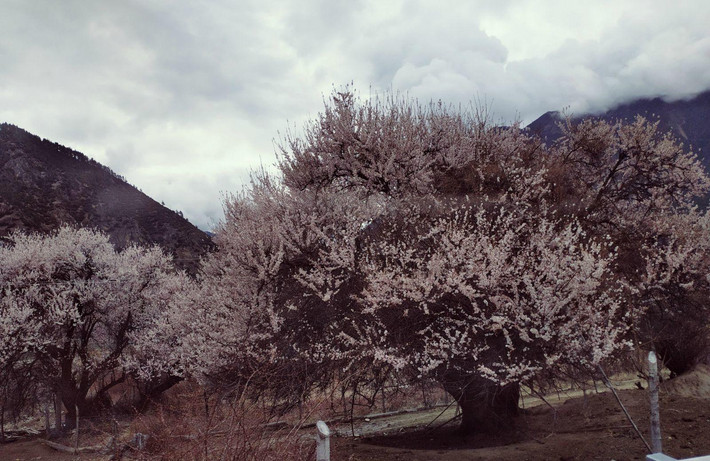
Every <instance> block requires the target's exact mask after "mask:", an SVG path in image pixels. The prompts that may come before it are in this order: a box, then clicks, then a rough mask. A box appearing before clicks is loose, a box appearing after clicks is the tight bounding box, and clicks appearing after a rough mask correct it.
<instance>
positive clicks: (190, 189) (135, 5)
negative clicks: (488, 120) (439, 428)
mask: <svg viewBox="0 0 710 461" xmlns="http://www.w3.org/2000/svg"><path fill="white" fill-rule="evenodd" d="M2 10H3V11H2V14H1V15H0V63H1V64H2V65H0V120H2V121H8V122H11V123H15V124H18V125H20V126H22V127H24V128H26V129H28V130H30V131H32V132H35V133H36V134H38V135H40V136H43V137H46V138H49V139H52V140H56V141H57V142H60V143H62V144H65V145H68V146H71V147H73V148H76V149H78V150H81V151H83V152H85V153H86V154H87V155H90V156H93V157H95V158H96V159H97V160H98V161H100V162H104V163H106V164H108V165H109V166H110V167H111V168H112V169H114V170H115V171H117V172H118V173H119V174H122V175H124V176H125V177H126V178H127V179H128V180H129V181H130V182H132V183H133V184H135V185H137V186H138V187H140V188H142V189H143V190H144V191H145V192H146V193H148V194H149V195H151V196H153V197H154V198H155V199H156V200H159V201H165V202H166V205H168V206H169V207H171V208H174V209H181V210H182V211H183V212H184V213H185V214H186V216H187V217H188V218H189V219H191V220H192V221H193V222H195V223H196V224H198V225H200V226H201V227H203V228H207V227H209V225H210V223H211V222H213V220H215V219H219V217H220V215H221V204H220V192H229V191H235V190H238V189H239V188H240V187H241V184H243V183H244V182H245V181H246V179H247V177H248V171H249V169H253V168H257V167H258V166H259V165H260V164H265V165H270V164H272V163H273V160H274V157H273V150H274V148H273V143H272V140H273V138H274V137H277V136H278V131H279V130H280V131H284V130H285V129H286V128H287V126H288V125H289V124H291V125H295V126H296V127H300V126H301V124H302V123H303V122H304V121H305V120H306V119H308V118H309V117H313V116H315V115H316V114H317V112H318V110H319V109H320V106H321V103H322V96H323V94H327V93H329V91H330V89H331V88H332V87H333V86H336V87H339V86H340V85H343V84H346V83H348V82H351V81H353V82H354V84H355V86H356V88H358V89H359V90H360V91H361V93H362V94H365V95H367V94H369V93H370V92H381V91H385V90H390V89H391V90H395V91H400V92H406V93H408V94H410V95H412V96H416V97H419V98H421V99H425V100H427V99H437V100H438V99H442V100H444V101H446V102H451V103H468V102H469V101H471V100H472V99H478V100H480V101H483V102H484V103H485V104H488V105H490V106H491V109H492V111H493V112H494V114H495V116H496V117H498V118H500V119H502V120H511V119H513V118H516V117H520V118H522V119H523V120H525V121H530V120H532V119H533V118H535V117H536V116H537V115H539V114H541V113H543V112H545V111H547V110H551V109H560V108H563V107H566V106H569V107H570V108H571V110H573V111H578V112H582V111H587V110H601V109H604V108H606V107H608V106H610V105H612V104H614V103H617V102H623V101H626V100H630V99H633V98H637V97H645V96H656V95H665V96H667V97H669V98H683V97H689V96H692V95H694V94H696V93H698V92H700V91H702V90H704V89H707V88H708V87H710V59H709V58H710V37H709V35H708V34H707V31H706V29H707V26H706V24H707V23H708V20H709V19H710V17H709V16H710V7H708V6H706V3H705V2H704V0H703V1H700V0H695V1H684V2H678V3H677V4H675V5H672V4H671V3H670V2H665V1H645V0H644V1H642V0H626V1H611V0H600V1H599V2H597V3H595V4H594V8H590V7H589V6H587V5H584V4H582V3H581V2H569V1H561V0H545V1H535V0H518V1H515V2H513V1H509V0H508V1H494V0H485V1H484V0H480V1H475V2H460V1H453V0H446V1H445V0H440V1H437V2H433V1H403V0H402V1H391V2H390V1H387V2H375V1H371V0H354V1H350V2H332V1H327V0H307V1H302V2H287V1H277V2H263V1H256V0H253V1H252V0H242V1H237V2H235V1H229V2H227V1H212V2H197V1H184V2H170V1H167V0H140V1H138V0H126V1H120V2H86V1H83V0H65V1H62V2H57V1H54V0H34V1H32V2H27V1H24V0H8V1H6V2H5V3H4V4H3V9H2Z"/></svg>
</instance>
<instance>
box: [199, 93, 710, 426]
mask: <svg viewBox="0 0 710 461" xmlns="http://www.w3.org/2000/svg"><path fill="white" fill-rule="evenodd" d="M279 170H280V171H279V174H278V175H277V176H273V177H271V176H269V175H267V174H263V173H261V174H257V175H255V176H254V179H253V183H252V186H251V187H250V188H249V189H248V190H247V191H245V192H244V193H243V194H241V195H237V196H233V197H231V198H229V199H228V200H227V201H226V203H225V211H226V220H225V222H224V223H223V224H222V226H221V228H220V229H219V231H218V234H217V243H218V245H219V248H220V249H219V251H218V252H217V253H215V254H214V255H213V256H212V257H211V259H210V260H209V261H208V262H207V264H206V266H205V277H206V279H205V280H206V281H208V283H209V284H211V286H213V287H214V288H212V292H213V295H214V298H213V302H212V304H213V306H215V307H214V309H216V310H215V311H214V312H220V314H219V315H218V317H219V318H220V320H219V321H218V322H217V323H215V324H214V325H215V326H214V328H211V329H210V330H211V334H213V335H215V334H216V335H218V336H219V337H220V338H230V339H229V340H221V341H215V342H213V345H216V346H218V347H215V348H214V349H213V350H212V353H213V354H217V355H219V359H215V360H216V361H215V362H214V363H220V366H222V367H229V366H230V363H231V366H232V370H233V372H234V373H237V374H238V373H240V370H244V369H248V370H249V372H248V373H247V374H248V375H249V376H252V374H253V370H254V365H253V364H254V363H263V362H270V363H280V364H291V365H292V366H295V365H294V364H298V363H302V364H310V365H311V366H313V367H316V368H317V369H318V371H319V373H323V375H322V376H325V377H326V378H324V379H327V377H328V376H332V375H330V374H328V373H327V372H326V371H324V370H328V369H330V370H340V371H343V370H346V371H347V372H356V371H357V370H372V369H377V370H381V371H383V373H381V374H379V376H386V375H387V373H397V374H399V375H406V376H409V377H411V378H412V379H421V378H433V379H436V380H438V381H439V382H440V383H441V384H442V385H443V386H444V388H445V389H446V390H447V391H448V392H449V393H451V395H452V396H453V397H454V398H455V399H457V400H458V402H459V403H460V405H461V408H462V410H463V426H462V429H463V430H464V431H467V432H468V431H472V430H484V429H490V428H493V427H497V426H498V425H499V424H501V423H506V422H507V421H508V420H509V418H510V417H511V416H512V415H514V414H515V412H516V411H517V405H518V397H519V386H520V384H523V383H525V384H532V383H534V382H536V381H538V380H544V381H549V380H554V379H557V378H560V377H574V376H577V375H578V373H580V372H594V371H595V370H596V369H598V367H599V366H600V365H601V364H602V363H603V362H604V361H605V360H609V359H611V358H613V357H614V356H615V354H617V353H619V352H620V351H622V350H624V349H625V348H627V347H628V346H629V345H630V343H629V337H630V335H629V334H628V333H629V330H630V329H631V328H633V327H634V326H635V325H637V322H638V320H639V319H640V318H641V316H642V314H643V313H644V311H645V307H644V301H645V300H647V298H648V296H649V293H650V287H651V286H653V287H655V289H663V287H662V286H661V285H662V284H657V283H656V284H654V283H653V282H652V280H656V279H658V278H659V277H661V275H660V274H661V273H662V272H663V270H665V269H664V267H667V264H666V263H663V262H662V261H661V260H662V259H663V258H661V257H659V255H660V254H662V253H663V252H662V251H661V252H659V249H660V246H662V244H663V242H665V241H666V240H667V239H666V237H668V236H672V235H675V233H678V232H677V231H678V229H677V228H675V227H673V226H670V225H667V223H668V222H669V221H668V219H677V217H678V216H684V217H686V218H687V219H689V220H691V221H692V220H693V217H694V216H698V215H697V212H696V210H695V209H694V207H693V199H694V198H696V197H698V196H699V195H701V194H703V193H704V192H705V191H706V190H707V188H708V185H709V181H708V178H707V176H706V175H705V173H704V171H703V170H702V168H701V166H700V165H699V163H698V162H697V161H696V159H695V157H694V156H693V154H692V153H688V152H686V151H684V150H683V149H682V148H681V146H679V145H678V144H677V143H675V141H674V140H673V139H671V138H670V137H668V136H661V135H659V134H658V133H657V132H656V127H655V125H653V124H648V123H647V122H645V121H643V120H641V119H639V120H637V121H636V122H634V123H632V124H621V123H620V124H608V123H605V122H593V121H590V122H584V123H582V124H579V125H573V124H571V123H570V124H568V126H567V127H566V131H565V136H564V137H563V138H562V139H561V140H559V141H558V142H557V143H556V144H555V145H553V146H551V147H548V146H546V145H545V144H543V143H542V142H540V141H539V140H538V139H536V138H535V137H533V136H531V135H530V134H528V133H527V132H525V130H522V129H520V128H519V127H518V126H516V125H514V126H511V127H494V126H491V125H490V124H489V123H488V122H487V120H486V118H485V117H484V116H483V115H482V114H480V113H462V112H458V111H451V110H450V109H449V108H447V107H445V106H443V105H441V104H431V105H429V106H426V107H421V106H419V105H418V104H416V103H414V102H412V101H408V100H404V99H400V98H397V97H394V96H390V97H388V98H385V99H384V100H381V99H373V100H370V101H360V100H359V99H358V98H357V97H356V96H355V95H354V94H353V93H351V92H349V91H346V92H343V93H338V92H336V93H334V94H333V96H332V98H331V100H330V101H329V102H328V103H327V104H326V106H325V110H324V112H323V113H321V114H320V115H319V117H318V118H317V119H316V120H314V121H312V122H311V123H310V124H309V125H308V126H307V127H306V129H305V132H304V133H303V134H302V135H301V136H295V135H287V137H286V139H285V140H284V142H283V145H282V149H281V157H280V162H279ZM663 223H666V224H663ZM659 245H660V246H659ZM664 248H667V247H664ZM666 253H667V252H666ZM671 253H672V250H671ZM698 265H699V266H701V265H702V264H701V262H698ZM664 280H665V279H664ZM666 288H667V287H666ZM225 319H229V320H225ZM217 332H220V333H217ZM218 351H219V352H218ZM245 364H251V365H249V366H245ZM299 379H301V380H304V381H307V379H306V376H301V377H300V378H299ZM288 381H290V382H292V381H294V379H293V378H290V379H288ZM313 381H315V378H314V380H313Z"/></svg>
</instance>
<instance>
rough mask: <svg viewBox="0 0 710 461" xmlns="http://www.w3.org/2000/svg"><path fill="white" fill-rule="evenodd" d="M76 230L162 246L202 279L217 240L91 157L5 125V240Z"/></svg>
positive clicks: (1, 128)
mask: <svg viewBox="0 0 710 461" xmlns="http://www.w3.org/2000/svg"><path fill="white" fill-rule="evenodd" d="M64 223H68V224H72V225H78V226H82V227H92V228H96V229H100V230H102V231H104V232H106V233H107V234H108V235H109V236H110V239H111V241H112V242H113V243H114V245H116V246H117V247H118V248H123V247H126V246H127V245H129V244H131V243H138V244H142V245H153V244H158V245H160V246H161V247H163V249H164V250H165V251H167V252H169V253H172V254H173V256H174V258H175V263H176V265H177V266H178V267H180V268H183V269H186V270H188V271H189V272H192V273H195V272H196V270H197V268H198V267H199V259H200V257H201V256H202V255H204V254H205V253H206V252H207V251H209V250H210V249H211V248H212V247H213V243H212V240H211V239H210V238H209V236H208V235H207V234H206V233H204V232H202V231H201V230H199V229H198V228H196V227H195V226H193V225H192V224H190V223H189V222H188V221H187V220H186V219H184V218H183V217H182V216H181V214H178V213H176V212H174V211H172V210H170V209H168V208H166V207H164V206H162V205H161V204H160V203H158V202H156V201H155V200H153V199H151V198H150V197H148V196H147V195H145V194H144V193H143V192H141V191H139V190H138V189H136V188H135V187H133V186H131V185H130V184H128V183H127V182H126V181H125V179H124V178H123V177H121V176H119V175H117V174H116V173H114V172H113V171H111V170H110V169H109V168H108V167H106V166H104V165H101V164H100V163H98V162H96V161H95V160H92V159H89V158H87V157H86V156H85V155H84V154H82V153H80V152H76V151H74V150H72V149H69V148H66V147H64V146H61V145H59V144H57V143H53V142H50V141H47V140H44V139H40V138H39V137H37V136H35V135H33V134H31V133H28V132H27V131H25V130H22V129H20V128H18V127H16V126H14V125H10V124H6V123H3V124H0V240H1V239H2V238H3V237H6V236H7V235H8V234H9V233H10V232H12V231H14V230H17V229H21V230H25V231H31V232H49V231H51V230H52V229H56V228H57V227H59V226H60V225H61V224H64Z"/></svg>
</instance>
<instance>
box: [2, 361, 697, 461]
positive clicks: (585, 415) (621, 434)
mask: <svg viewBox="0 0 710 461" xmlns="http://www.w3.org/2000/svg"><path fill="white" fill-rule="evenodd" d="M618 384H619V387H621V388H624V389H623V390H620V391H619V396H620V398H621V400H622V402H623V403H624V405H625V406H626V408H627V409H628V411H629V413H630V414H631V416H632V417H633V419H634V421H635V422H636V424H637V425H638V426H639V429H640V430H641V432H642V434H643V435H644V437H646V438H648V426H649V405H648V393H647V391H646V390H640V389H635V386H634V380H631V381H627V382H619V383H618ZM580 394H581V392H579V391H576V392H573V393H569V394H566V395H565V394H562V395H559V396H558V395H555V396H549V398H547V401H548V402H549V403H550V404H551V405H548V404H545V403H543V402H541V401H540V400H539V399H531V398H527V399H525V401H524V404H525V406H526V408H525V409H524V410H523V411H522V412H521V415H520V416H519V417H518V418H517V420H516V421H515V424H514V426H513V427H511V428H510V429H509V430H508V431H503V432H499V433H496V434H478V435H474V436H469V437H463V436H461V435H459V434H458V433H457V432H456V424H455V421H453V422H451V423H449V424H444V423H446V421H448V420H450V419H451V418H452V417H453V416H454V415H455V413H454V412H455V409H454V408H453V407H451V408H448V409H445V408H444V407H439V408H434V409H431V410H427V411H419V412H410V413H404V414H399V415H392V416H388V417H372V418H367V419H364V420H358V421H357V422H355V423H354V424H353V425H352V426H351V425H350V424H349V423H341V424H332V425H331V429H332V430H334V432H335V433H336V436H335V437H333V439H332V442H331V447H332V448H331V453H332V454H331V459H333V460H334V461H341V460H343V461H345V460H347V461H365V460H373V461H374V460H376V461H391V460H406V461H423V460H442V461H454V460H456V461H467V460H502V461H521V460H555V461H557V460H560V461H562V460H585V461H586V460H612V459H613V460H617V461H621V460H643V459H644V457H645V454H646V447H645V445H644V444H643V442H642V441H641V440H640V439H639V437H638V435H637V434H636V433H635V432H634V430H633V428H632V427H631V424H630V423H629V422H628V420H627V419H626V417H625V416H624V414H623V412H622V410H621V409H620V408H619V405H618V403H617V402H616V400H615V399H614V397H613V395H612V394H611V393H610V392H600V393H594V392H593V393H587V394H586V396H585V395H580ZM660 403H661V430H662V434H663V451H664V453H666V454H668V455H670V456H673V457H675V458H688V457H693V456H700V455H707V454H710V367H700V368H699V369H697V370H696V371H695V372H693V373H690V374H687V375H684V376H681V377H678V378H676V379H673V380H668V381H666V382H664V383H663V385H662V393H661V398H660ZM432 421H433V422H432ZM312 431H313V429H312V428H311V429H307V432H308V433H307V434H304V436H307V437H310V436H311V435H312ZM353 432H354V433H355V434H356V436H353V435H352V434H353ZM127 454H128V453H127ZM128 455H129V457H130V454H128ZM76 459H80V460H87V461H88V460H100V459H108V456H107V455H100V454H82V455H80V456H74V455H69V454H64V453H59V452H57V451H54V450H52V449H51V448H49V447H46V446H45V445H43V444H42V442H41V440H39V439H28V440H20V441H16V442H12V443H7V444H0V460H59V461H63V460H67V461H68V460H76Z"/></svg>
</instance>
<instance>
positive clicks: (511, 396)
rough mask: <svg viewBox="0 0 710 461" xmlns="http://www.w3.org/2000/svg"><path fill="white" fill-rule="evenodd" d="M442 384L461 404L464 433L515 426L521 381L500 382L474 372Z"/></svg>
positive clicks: (461, 429)
mask: <svg viewBox="0 0 710 461" xmlns="http://www.w3.org/2000/svg"><path fill="white" fill-rule="evenodd" d="M442 384H443V385H444V389H446V391H447V392H448V393H449V394H451V395H452V396H453V397H454V398H455V399H456V401H457V402H458V404H459V407H460V408H461V413H462V414H461V426H460V431H461V433H462V434H464V435H469V434H473V433H477V432H495V431H499V430H504V429H509V428H511V427H512V426H513V418H514V417H515V416H516V415H517V414H518V401H519V399H520V385H519V384H517V383H511V384H507V385H505V386H500V385H498V384H496V383H494V382H492V381H490V380H488V379H485V378H481V377H473V376H468V377H465V378H460V379H455V380H447V381H445V382H443V383H442Z"/></svg>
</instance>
